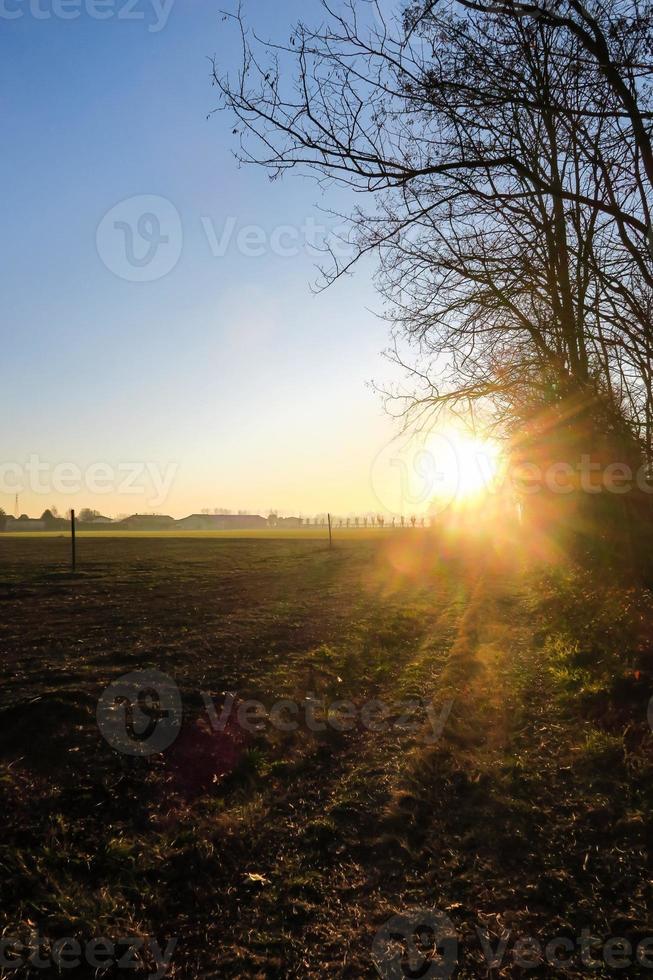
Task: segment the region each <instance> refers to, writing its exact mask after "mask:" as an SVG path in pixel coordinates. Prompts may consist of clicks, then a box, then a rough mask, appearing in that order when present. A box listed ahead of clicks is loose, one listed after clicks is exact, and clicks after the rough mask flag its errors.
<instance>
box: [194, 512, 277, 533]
mask: <svg viewBox="0 0 653 980" xmlns="http://www.w3.org/2000/svg"><path fill="white" fill-rule="evenodd" d="M175 526H176V527H177V528H178V529H179V530H180V531H256V530H258V529H259V528H265V527H268V522H267V520H266V519H265V518H264V517H259V516H258V514H191V515H190V517H184V518H183V519H182V520H181V521H177V522H176V524H175Z"/></svg>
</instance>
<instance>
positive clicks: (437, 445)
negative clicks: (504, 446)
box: [426, 427, 501, 504]
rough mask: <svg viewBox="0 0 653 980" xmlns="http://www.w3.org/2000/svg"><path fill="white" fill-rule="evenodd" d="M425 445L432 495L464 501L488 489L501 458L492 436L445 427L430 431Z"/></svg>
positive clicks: (499, 450) (467, 501)
mask: <svg viewBox="0 0 653 980" xmlns="http://www.w3.org/2000/svg"><path fill="white" fill-rule="evenodd" d="M426 449H427V451H428V453H429V455H430V457H431V459H432V460H433V471H434V477H435V479H434V490H435V496H436V497H440V496H445V497H447V498H449V500H450V501H451V502H452V503H453V502H458V503H463V502H464V503H466V504H468V503H471V502H472V501H473V500H474V499H476V498H479V497H481V496H484V495H485V494H487V493H489V492H490V491H491V489H492V487H493V484H494V482H495V480H496V477H497V475H498V472H499V467H500V458H501V447H500V445H499V443H497V442H496V441H495V440H494V439H491V438H481V437H478V436H475V435H472V434H470V433H468V432H466V431H464V430H463V429H457V428H453V427H449V428H446V429H442V430H441V431H439V432H437V433H433V434H432V435H431V437H430V438H429V440H428V441H427V444H426Z"/></svg>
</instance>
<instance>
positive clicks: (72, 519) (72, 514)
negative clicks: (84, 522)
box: [70, 510, 77, 573]
mask: <svg viewBox="0 0 653 980" xmlns="http://www.w3.org/2000/svg"><path fill="white" fill-rule="evenodd" d="M70 542H71V545H72V549H73V573H74V572H76V571H77V541H76V538H75V511H74V510H71V512H70Z"/></svg>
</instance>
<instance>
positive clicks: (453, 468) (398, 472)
mask: <svg viewBox="0 0 653 980" xmlns="http://www.w3.org/2000/svg"><path fill="white" fill-rule="evenodd" d="M501 461H502V452H501V447H500V445H499V443H498V442H497V441H496V440H494V439H490V438H484V437H482V436H479V435H478V434H474V433H471V432H470V431H469V430H467V429H465V428H464V427H463V426H462V424H461V425H457V424H455V425H454V424H451V425H447V426H442V427H441V428H439V429H437V430H433V431H431V432H429V433H420V434H418V435H416V436H413V437H412V438H403V439H401V438H398V439H394V440H393V441H392V442H391V443H389V444H388V445H387V446H386V447H385V448H384V449H383V451H382V452H381V453H379V454H378V456H377V457H376V459H375V461H374V464H373V466H372V471H371V481H372V487H373V490H374V493H375V496H376V499H377V501H378V503H379V505H380V508H381V509H382V510H383V511H384V512H386V513H390V514H392V515H396V516H405V517H409V516H410V515H416V516H418V517H422V516H424V517H425V516H427V515H436V514H439V513H442V512H443V511H444V510H446V509H448V508H449V507H452V506H453V507H455V506H465V507H469V506H472V505H473V504H475V503H478V504H480V503H481V502H482V500H483V499H485V497H486V496H487V494H489V493H491V492H493V491H494V490H495V489H496V486H497V478H498V476H499V473H500V470H501Z"/></svg>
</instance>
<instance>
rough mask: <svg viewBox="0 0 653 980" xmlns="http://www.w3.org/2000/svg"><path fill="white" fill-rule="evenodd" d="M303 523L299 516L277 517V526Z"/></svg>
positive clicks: (291, 525) (292, 525)
mask: <svg viewBox="0 0 653 980" xmlns="http://www.w3.org/2000/svg"><path fill="white" fill-rule="evenodd" d="M303 523H304V522H303V521H302V519H301V517H279V518H278V519H277V526H278V527H301V526H302V524H303Z"/></svg>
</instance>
